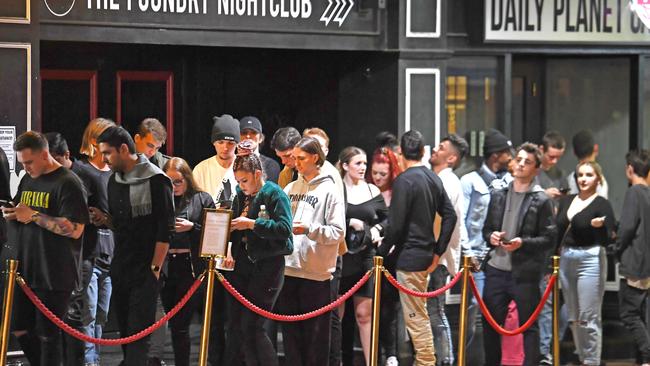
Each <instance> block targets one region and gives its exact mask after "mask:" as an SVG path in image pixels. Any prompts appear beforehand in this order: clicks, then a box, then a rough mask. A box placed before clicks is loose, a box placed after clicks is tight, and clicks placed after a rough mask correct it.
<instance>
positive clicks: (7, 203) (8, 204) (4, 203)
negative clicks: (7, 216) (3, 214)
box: [0, 200, 16, 208]
mask: <svg viewBox="0 0 650 366" xmlns="http://www.w3.org/2000/svg"><path fill="white" fill-rule="evenodd" d="M0 206H2V207H7V208H11V207H16V205H14V203H13V202H11V201H7V200H0Z"/></svg>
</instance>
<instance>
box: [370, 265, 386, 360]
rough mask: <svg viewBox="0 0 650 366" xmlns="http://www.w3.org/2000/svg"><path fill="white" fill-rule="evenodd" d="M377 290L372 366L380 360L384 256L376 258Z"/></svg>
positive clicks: (371, 348)
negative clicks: (380, 319)
mask: <svg viewBox="0 0 650 366" xmlns="http://www.w3.org/2000/svg"><path fill="white" fill-rule="evenodd" d="M374 262H375V267H374V273H375V291H374V296H373V300H372V330H371V333H370V334H371V338H370V366H377V363H378V362H379V313H380V310H381V277H382V275H383V273H382V271H383V269H384V258H382V257H375V258H374Z"/></svg>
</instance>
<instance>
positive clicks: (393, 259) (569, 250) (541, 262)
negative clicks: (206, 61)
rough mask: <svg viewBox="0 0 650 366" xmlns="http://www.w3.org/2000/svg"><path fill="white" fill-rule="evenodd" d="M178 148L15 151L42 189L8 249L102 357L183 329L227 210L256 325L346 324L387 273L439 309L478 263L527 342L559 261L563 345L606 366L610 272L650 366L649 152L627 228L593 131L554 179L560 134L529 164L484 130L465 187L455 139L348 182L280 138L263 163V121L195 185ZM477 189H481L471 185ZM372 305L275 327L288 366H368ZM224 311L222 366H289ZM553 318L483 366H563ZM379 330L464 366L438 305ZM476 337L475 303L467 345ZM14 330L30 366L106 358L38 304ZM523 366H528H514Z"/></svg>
mask: <svg viewBox="0 0 650 366" xmlns="http://www.w3.org/2000/svg"><path fill="white" fill-rule="evenodd" d="M166 140H167V132H166V131H165V128H164V127H163V125H162V124H161V123H160V122H159V121H158V120H156V119H154V118H147V119H145V120H143V121H142V122H141V123H140V125H139V127H138V130H137V132H136V133H135V134H134V136H133V137H132V136H131V135H130V134H129V133H128V132H127V131H126V130H125V129H124V128H122V127H120V126H118V125H116V124H115V123H113V122H112V121H110V120H108V119H103V118H98V119H94V120H92V121H90V123H89V124H88V126H87V127H86V129H85V131H84V133H83V138H82V144H81V149H80V154H81V155H82V156H83V158H81V159H79V160H76V159H74V158H72V157H71V156H72V152H71V151H70V150H69V148H68V145H67V142H66V140H65V138H64V136H61V134H59V133H56V132H50V133H47V134H41V133H39V132H33V131H29V132H26V133H24V134H22V135H20V136H19V137H18V138H17V140H16V142H15V144H14V149H15V151H16V156H17V160H18V162H19V163H20V164H22V166H23V168H24V170H25V171H26V175H25V176H24V177H23V178H22V180H21V181H20V184H19V186H18V190H17V193H16V194H15V195H13V197H12V196H11V195H10V193H9V188H8V187H9V184H8V179H3V182H2V185H3V186H2V187H0V194H1V195H2V197H0V198H1V199H2V201H0V202H2V206H3V207H2V212H3V220H5V221H6V223H5V224H6V228H5V225H2V231H1V232H0V235H1V236H2V237H1V238H0V239H2V240H3V241H7V240H8V241H10V242H11V241H13V242H14V243H15V247H16V251H15V253H14V254H13V255H14V256H15V258H17V259H18V260H20V267H19V271H20V273H21V275H22V276H23V277H24V278H25V280H26V281H27V283H28V284H29V286H30V287H31V288H32V289H33V290H34V292H35V293H36V294H37V295H38V297H39V298H40V299H41V300H42V301H43V303H44V304H45V305H46V306H47V307H48V308H49V309H50V310H52V312H53V313H54V314H56V315H57V316H58V317H60V318H62V319H64V320H65V321H66V322H67V323H68V324H70V325H71V326H72V327H74V328H76V329H78V330H79V331H81V332H83V333H84V334H86V335H89V336H92V337H101V336H102V327H103V326H104V325H105V324H106V321H107V314H108V311H109V307H110V309H111V310H112V311H113V312H114V313H115V314H116V316H117V317H116V318H117V325H118V328H119V331H120V334H121V335H122V336H128V335H132V334H135V333H137V332H139V331H141V330H143V329H144V328H146V327H148V326H149V325H151V324H153V323H154V322H155V321H156V319H159V318H160V317H162V316H163V314H164V313H165V312H168V311H170V310H171V309H172V308H173V307H174V306H175V305H176V304H177V303H178V302H179V301H180V300H181V298H182V297H183V296H184V295H185V294H186V293H187V291H188V290H189V288H190V287H191V286H192V284H193V283H194V281H195V279H196V278H197V277H198V276H199V275H200V274H201V273H202V272H203V271H204V269H205V263H204V261H203V260H202V259H201V258H200V253H199V244H200V240H201V233H202V225H203V222H202V217H203V210H204V209H210V208H226V209H230V210H232V213H233V216H232V217H233V219H232V222H231V236H230V241H231V242H232V249H231V255H230V256H229V257H228V258H227V259H226V261H225V264H224V265H226V266H228V267H231V268H232V269H233V270H232V271H231V272H227V273H226V274H225V275H226V277H227V279H228V280H229V281H230V282H231V283H232V284H233V286H234V287H235V288H236V289H237V290H238V291H239V292H240V293H241V294H242V295H243V296H244V297H246V298H247V299H249V300H250V301H251V302H252V303H254V304H255V305H257V306H258V307H260V308H262V309H265V310H269V311H274V312H277V313H281V314H302V313H306V312H310V311H312V310H315V309H318V308H321V307H323V306H325V305H328V304H330V303H331V302H332V301H333V300H335V299H336V298H337V297H339V296H341V295H342V294H344V293H346V292H348V290H350V289H351V288H352V287H354V286H355V284H357V283H358V282H359V280H361V279H362V278H363V276H364V275H365V274H366V273H367V271H368V270H370V269H371V268H372V267H373V257H374V256H377V255H379V256H382V257H384V258H385V261H384V266H385V267H386V269H387V270H388V271H390V272H391V273H392V274H393V275H394V276H395V277H396V278H397V280H398V281H399V282H400V283H402V284H403V285H404V286H406V287H408V288H410V289H412V290H416V291H420V292H424V291H432V290H435V289H439V288H441V287H443V286H444V285H445V284H446V282H447V281H448V280H449V278H450V276H454V275H455V274H456V273H458V271H459V270H460V268H459V266H460V258H461V256H468V257H471V259H472V263H473V267H474V268H473V271H474V273H473V275H474V278H475V281H476V284H477V287H478V289H479V292H480V294H481V297H482V298H483V299H484V301H485V303H486V305H487V307H488V310H489V311H490V313H491V314H492V315H493V317H494V319H495V320H496V321H497V322H498V323H500V324H507V323H508V322H509V320H512V319H515V326H518V325H519V323H523V322H525V321H526V320H528V319H529V318H530V317H531V315H532V314H533V312H534V310H535V308H536V307H537V305H538V303H539V302H540V300H541V293H542V291H543V290H544V289H545V288H546V286H547V284H548V281H549V275H550V260H549V259H550V257H551V255H553V254H558V255H560V257H561V261H560V263H561V268H560V276H559V280H560V281H561V284H562V294H563V299H564V305H563V310H564V311H563V312H562V314H564V317H563V319H562V321H561V327H562V332H564V330H566V329H567V327H568V328H570V330H571V333H572V336H573V340H574V344H575V347H576V353H577V355H578V357H579V360H580V362H581V364H584V365H600V364H601V358H600V357H601V344H602V324H601V314H600V311H601V306H602V302H603V296H604V284H605V278H606V268H607V266H606V265H607V256H606V254H607V253H610V254H613V255H614V257H615V258H616V259H617V260H618V261H619V262H620V267H619V270H620V274H621V276H622V280H621V283H620V292H619V299H620V304H619V305H620V306H619V310H620V314H621V319H622V320H623V322H624V324H625V326H626V327H627V328H628V329H629V330H630V333H631V334H632V337H633V338H634V340H635V342H636V343H635V344H636V349H637V354H636V361H637V363H638V364H640V365H643V366H648V365H650V337H649V336H648V332H647V328H646V325H645V323H644V320H643V319H644V315H643V314H642V309H644V306H645V305H644V304H646V303H647V300H648V289H650V266H648V265H647V263H650V224H649V222H648V220H649V219H650V188H648V181H649V180H650V175H649V172H650V152H649V151H647V150H634V151H630V152H629V153H628V154H627V156H626V157H625V164H624V166H625V174H626V176H627V178H628V180H629V183H630V187H629V189H628V191H627V192H626V195H625V200H624V203H623V209H622V210H621V213H622V215H621V218H620V222H618V221H617V220H616V218H615V215H614V210H613V209H612V206H611V204H610V202H609V201H608V200H607V195H608V185H607V181H606V179H605V176H604V174H603V171H602V168H601V166H600V165H599V164H598V163H597V156H598V144H597V143H595V141H594V138H593V135H592V133H591V132H590V131H586V130H585V131H580V132H578V133H577V134H576V135H574V136H573V138H572V144H573V151H574V153H575V155H576V158H577V162H578V163H577V166H576V169H575V171H573V172H571V173H570V174H565V173H564V172H562V171H561V170H560V169H559V168H558V166H557V164H558V161H559V160H560V159H562V156H563V154H564V151H565V148H566V142H565V139H564V138H563V137H562V136H561V135H560V134H558V133H557V132H553V131H550V132H547V133H546V134H545V135H544V137H543V139H542V141H541V143H540V144H539V145H538V144H533V143H529V142H527V143H524V144H522V145H520V146H518V147H514V146H512V144H511V143H510V141H509V139H508V138H507V137H506V136H505V135H504V134H502V133H501V132H500V131H497V130H494V129H490V130H488V131H486V133H485V135H484V139H483V141H482V149H483V150H482V159H481V161H480V162H479V163H478V164H477V165H476V166H475V167H474V168H470V169H467V167H466V166H467V163H468V162H471V161H473V159H471V158H469V157H467V156H466V155H468V154H467V153H468V150H469V146H468V143H467V142H466V140H465V139H463V138H462V137H460V136H457V135H455V134H451V135H449V136H447V137H445V138H443V139H442V141H441V142H440V143H439V145H438V146H436V147H434V148H433V149H432V150H431V158H430V159H429V160H428V162H426V161H423V157H424V155H425V143H424V141H425V138H424V137H423V136H422V134H421V133H420V132H418V131H414V130H412V131H407V132H405V133H404V134H403V135H402V136H401V137H400V138H399V140H398V139H397V137H395V136H394V135H393V134H391V133H389V132H382V133H380V134H379V135H378V137H377V146H376V149H375V150H374V151H373V152H372V154H370V155H368V154H366V152H365V151H364V150H362V149H361V148H359V147H355V146H350V147H346V148H344V149H342V151H341V153H340V154H339V156H338V159H336V160H337V163H336V165H334V164H331V163H330V162H329V161H328V160H327V155H328V152H329V142H330V141H329V137H328V135H327V133H326V132H325V131H323V130H322V129H320V128H316V127H315V128H308V129H306V130H305V131H303V133H302V134H301V133H300V132H299V131H298V130H297V129H295V128H293V127H282V128H280V129H278V130H277V131H276V132H275V133H274V135H273V136H272V138H271V139H270V147H271V149H272V150H273V151H274V152H275V154H276V155H277V158H278V159H279V161H281V163H282V166H281V165H280V164H278V162H277V161H276V159H273V158H270V157H267V156H264V155H263V154H261V153H260V147H261V145H262V144H263V142H264V140H265V136H264V134H263V130H262V123H261V122H260V121H259V119H258V118H256V117H253V116H247V117H243V118H241V119H239V120H237V119H235V118H234V117H232V116H230V115H222V116H219V117H214V120H213V127H212V133H211V136H210V140H211V143H212V144H213V145H214V149H215V155H214V156H211V157H209V158H207V159H205V160H203V161H201V162H200V163H199V164H197V165H196V166H195V167H194V169H192V168H191V167H190V165H189V164H188V163H187V162H186V161H185V160H184V159H182V158H180V157H170V156H166V155H164V154H162V153H161V152H160V151H159V149H160V148H161V147H162V146H163V145H164V144H165V143H167V141H166ZM0 153H2V150H1V149H0ZM0 157H1V156H0ZM369 157H370V159H368V158H369ZM0 160H1V159H0ZM5 161H6V158H5ZM470 165H471V164H470ZM461 166H464V168H462V167H461ZM2 168H3V169H0V170H5V169H6V170H8V167H4V166H2ZM462 170H465V171H468V172H467V173H466V174H462V176H460V177H459V175H460V174H459V172H461V171H462ZM4 177H5V175H3V176H2V177H0V178H4ZM372 287H373V284H372V280H371V281H369V282H367V283H366V284H365V285H364V286H362V287H361V288H360V289H359V291H357V292H356V293H355V294H354V296H353V297H352V298H350V299H349V300H348V301H347V303H346V304H344V305H342V306H341V307H340V308H339V309H336V310H334V311H332V312H330V313H326V314H323V315H320V316H318V317H315V318H313V319H309V320H306V321H302V322H295V323H283V324H281V331H282V349H283V352H284V364H285V365H292V366H294V365H296V366H299V365H303V366H340V365H352V364H353V362H354V351H353V347H354V343H355V337H356V334H357V330H358V335H359V340H360V344H361V346H362V349H363V356H364V358H365V360H366V363H368V360H369V355H370V334H371V318H372V311H371V309H372V301H373V299H372ZM202 291H205V290H204V289H203V288H202V289H200V290H199V292H198V293H197V294H196V295H194V296H193V297H192V298H191V299H190V301H189V302H188V303H187V305H186V306H185V307H184V308H183V309H182V310H181V311H180V312H179V313H178V314H177V315H176V316H175V317H174V318H172V320H171V321H170V322H169V325H168V328H169V331H170V333H171V341H172V346H173V351H174V361H175V365H177V366H187V365H189V364H190V349H191V346H192V345H191V340H190V326H191V324H192V318H193V316H194V315H195V314H196V313H198V312H199V310H200V309H201V308H202V307H203V306H204V304H203V302H202V301H201V299H202V298H203V295H202V294H201V292H202ZM214 296H215V299H214V303H213V307H214V308H213V310H214V311H213V317H212V324H211V329H210V349H209V353H208V360H209V363H210V365H212V366H221V365H244V364H245V365H247V366H251V365H265V366H266V365H271V366H272V365H278V364H279V358H278V352H277V348H278V342H277V337H276V336H277V333H278V331H277V324H272V323H271V322H270V321H268V320H267V319H265V318H263V317H261V316H259V315H257V314H255V313H253V312H251V311H250V310H248V309H247V308H245V307H244V306H243V305H241V304H240V303H239V302H238V301H236V300H235V299H233V298H232V297H230V296H227V294H226V292H225V291H224V290H223V288H222V287H221V286H216V287H215V295H214ZM400 309H401V310H400ZM400 312H401V314H402V316H401V317H399V316H398V314H399V313H400ZM550 314H551V300H550V299H549V301H548V302H547V303H546V304H545V307H544V310H543V311H542V313H541V315H540V317H539V320H538V321H537V322H535V323H534V324H533V326H531V327H530V328H529V329H528V330H526V331H525V332H524V335H523V342H517V341H516V339H515V338H512V337H501V336H500V335H499V334H498V333H496V331H495V330H494V329H492V328H491V327H490V326H488V325H487V324H486V325H485V326H483V344H484V359H485V364H486V365H501V364H524V365H539V364H549V365H550V364H552V362H553V360H552V356H551V351H550V344H551V337H552V332H551V316H550ZM380 320H381V321H380V324H379V328H380V346H381V354H382V363H383V364H385V365H386V366H396V365H399V364H400V361H401V362H402V364H407V363H408V364H410V363H413V364H415V365H429V366H430V365H452V364H453V363H454V350H453V345H452V344H453V343H452V336H451V328H450V325H449V321H448V319H447V316H446V314H445V298H444V295H443V296H440V297H437V298H431V299H424V298H419V297H412V296H409V295H407V294H405V293H398V292H397V291H396V289H394V288H392V287H390V286H388V285H387V286H385V287H384V288H383V291H382V299H381V318H380ZM478 321H480V317H479V315H478V305H477V301H476V299H474V300H473V301H472V303H471V306H470V308H469V324H468V336H467V340H466V341H467V343H468V345H471V344H472V342H473V341H475V338H476V337H475V336H476V329H477V327H476V324H477V322H478ZM12 325H13V334H14V335H15V336H16V337H17V339H18V341H19V343H20V346H21V348H22V350H23V351H24V353H25V356H26V357H27V358H28V360H29V362H30V364H31V365H56V366H58V365H61V364H64V365H70V366H77V365H86V366H93V365H99V364H100V363H101V364H105V363H103V362H102V361H101V359H100V350H99V347H98V346H96V345H94V344H92V343H85V342H82V341H78V340H76V339H74V338H72V337H70V336H67V335H66V336H65V337H62V336H61V332H60V330H59V329H58V328H56V326H55V325H54V324H52V323H50V322H49V321H48V320H47V318H45V316H44V315H42V314H41V313H40V312H39V311H38V310H37V309H36V308H35V307H34V306H33V305H32V304H31V302H30V301H29V299H27V298H26V297H25V295H24V294H23V293H22V291H17V292H16V298H15V305H14V320H13V323H12ZM166 331H167V330H166V329H165V328H161V329H160V330H158V331H156V332H155V333H154V334H153V335H152V336H150V337H145V338H143V339H141V340H139V341H136V342H134V343H129V344H126V345H125V346H123V355H124V360H123V361H122V365H125V366H143V365H161V364H163V363H164V362H162V349H163V348H164V347H163V346H164V342H165V340H166V338H167V336H166ZM405 331H406V333H407V334H408V340H409V343H410V346H411V347H412V352H411V354H412V360H409V361H404V357H403V355H400V354H399V352H398V338H399V337H398V334H399V332H405ZM519 354H523V355H524V356H523V359H519V360H514V361H513V358H516V356H517V355H519ZM512 362H514V363H512Z"/></svg>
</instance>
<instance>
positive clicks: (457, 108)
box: [445, 57, 501, 156]
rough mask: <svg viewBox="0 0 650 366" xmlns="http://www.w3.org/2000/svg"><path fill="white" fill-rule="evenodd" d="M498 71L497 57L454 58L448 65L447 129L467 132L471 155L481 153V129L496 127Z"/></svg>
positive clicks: (497, 114) (465, 134) (498, 102)
mask: <svg viewBox="0 0 650 366" xmlns="http://www.w3.org/2000/svg"><path fill="white" fill-rule="evenodd" d="M498 73H499V62H498V59H497V58H495V57H494V58H493V57H463V58H454V59H453V60H452V61H451V62H450V63H449V64H448V67H447V80H446V96H445V105H446V112H447V131H448V132H449V133H456V134H459V135H461V136H466V137H467V138H468V142H469V143H470V148H471V151H470V154H471V155H472V156H477V155H480V145H481V140H482V138H481V137H482V135H483V134H482V131H485V130H486V129H488V128H496V127H497V121H498V118H499V108H498V106H499V104H500V103H501V98H500V92H499V85H498V80H499V79H498Z"/></svg>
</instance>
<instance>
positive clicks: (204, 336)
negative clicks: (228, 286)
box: [199, 256, 217, 366]
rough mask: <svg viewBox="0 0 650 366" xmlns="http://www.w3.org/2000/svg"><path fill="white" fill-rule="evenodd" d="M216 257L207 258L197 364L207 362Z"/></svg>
mask: <svg viewBox="0 0 650 366" xmlns="http://www.w3.org/2000/svg"><path fill="white" fill-rule="evenodd" d="M216 267H217V259H216V257H214V256H211V257H210V259H209V260H208V269H207V272H208V283H207V288H206V291H205V309H204V310H203V329H202V330H201V349H200V350H199V365H200V366H207V364H208V345H209V344H210V321H211V320H212V297H213V295H214V278H215V275H216V274H217V270H216Z"/></svg>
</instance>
